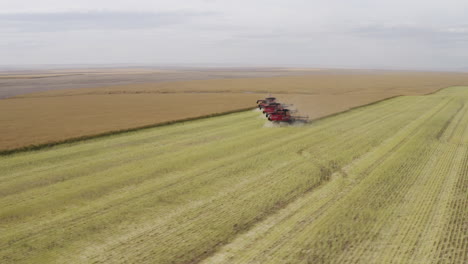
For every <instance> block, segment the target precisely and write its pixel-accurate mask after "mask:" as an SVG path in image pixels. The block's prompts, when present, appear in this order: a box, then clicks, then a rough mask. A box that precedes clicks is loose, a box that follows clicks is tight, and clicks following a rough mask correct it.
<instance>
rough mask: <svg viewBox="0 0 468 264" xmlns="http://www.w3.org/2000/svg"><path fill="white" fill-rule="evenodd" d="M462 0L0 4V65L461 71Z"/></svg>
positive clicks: (466, 63)
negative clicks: (202, 65)
mask: <svg viewBox="0 0 468 264" xmlns="http://www.w3.org/2000/svg"><path fill="white" fill-rule="evenodd" d="M467 10H468V1H467V0H443V1H442V0H386V1H383V0H324V1H322V0H316V1H314V0H284V1H280V0H250V1H247V0H237V1H227V0H226V1H222V0H167V1H158V0H132V1H130V0H41V1H37V0H0V65H8V64H92V63H103V64H110V63H134V64H139V63H141V64H155V65H158V64H159V65H164V64H223V65H237V66H241V65H244V66H260V65H264V66H311V67H346V68H406V69H465V70H468V15H467Z"/></svg>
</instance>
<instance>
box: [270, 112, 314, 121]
mask: <svg viewBox="0 0 468 264" xmlns="http://www.w3.org/2000/svg"><path fill="white" fill-rule="evenodd" d="M291 112H292V111H291V110H289V109H282V110H278V111H275V112H274V113H271V114H269V115H268V120H269V121H272V122H276V123H279V122H288V123H293V122H303V123H307V121H308V120H309V117H307V116H293V115H291Z"/></svg>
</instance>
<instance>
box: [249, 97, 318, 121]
mask: <svg viewBox="0 0 468 264" xmlns="http://www.w3.org/2000/svg"><path fill="white" fill-rule="evenodd" d="M257 106H258V109H260V110H262V112H263V113H264V114H265V115H266V117H267V118H268V120H269V121H271V122H274V123H280V122H286V123H289V124H292V123H294V122H302V123H307V122H308V121H309V117H308V116H296V115H291V114H292V113H296V112H297V111H293V110H289V109H288V108H287V107H291V106H292V105H286V104H282V103H278V102H276V98H275V97H267V98H265V99H261V100H257Z"/></svg>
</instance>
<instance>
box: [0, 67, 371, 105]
mask: <svg viewBox="0 0 468 264" xmlns="http://www.w3.org/2000/svg"><path fill="white" fill-rule="evenodd" d="M318 71H321V70H319V69H283V68H163V69H158V68H94V69H93V68H88V69H55V70H10V71H6V70H3V71H2V70H1V69H0V99H1V98H8V97H13V96H16V95H21V94H28V93H34V92H42V91H52V90H62V89H79V88H95V87H100V86H110V85H125V84H131V85H132V84H142V83H160V82H172V81H187V80H207V79H225V78H230V79H232V78H256V77H274V76H297V75H307V74H314V73H316V72H318ZM326 72H332V73H341V72H344V73H353V72H362V73H367V72H369V71H362V70H361V71H359V70H346V71H345V70H333V71H326ZM371 72H374V71H371Z"/></svg>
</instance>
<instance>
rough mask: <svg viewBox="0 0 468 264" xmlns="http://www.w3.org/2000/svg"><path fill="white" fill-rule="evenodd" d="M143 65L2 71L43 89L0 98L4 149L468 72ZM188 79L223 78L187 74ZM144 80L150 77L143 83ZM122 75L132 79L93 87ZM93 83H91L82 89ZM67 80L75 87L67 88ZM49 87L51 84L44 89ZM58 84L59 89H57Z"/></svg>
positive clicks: (417, 86) (324, 102) (414, 86)
mask: <svg viewBox="0 0 468 264" xmlns="http://www.w3.org/2000/svg"><path fill="white" fill-rule="evenodd" d="M146 71H147V72H145V71H144V70H142V69H133V70H120V72H119V71H118V70H114V71H112V72H111V73H109V72H103V73H99V72H93V73H83V72H71V71H66V72H60V71H56V72H46V73H35V74H36V75H34V76H29V75H26V77H25V79H24V80H23V79H18V76H25V75H24V74H23V75H18V73H15V74H16V75H13V73H10V75H4V76H3V77H4V78H5V79H4V82H3V84H2V86H0V92H1V91H4V92H5V91H6V92H8V91H9V90H12V89H13V90H14V91H19V92H25V91H42V92H37V93H29V94H23V95H18V96H16V97H13V98H8V99H3V100H0V123H1V126H0V150H6V149H16V148H21V147H25V146H29V145H38V144H45V143H49V142H56V141H63V140H67V139H69V138H76V137H82V136H89V135H95V134H100V133H106V132H109V131H115V130H122V129H130V128H134V127H140V126H147V125H151V124H157V123H164V122H167V121H172V120H180V119H185V118H192V117H197V116H201V115H207V114H212V113H219V112H226V111H231V110H235V109H243V108H247V107H254V106H255V103H254V102H255V100H256V99H259V98H263V97H265V96H266V95H268V93H272V94H273V95H274V96H276V97H278V98H279V99H280V100H281V101H282V102H285V103H293V104H295V107H296V108H297V109H298V110H299V111H300V114H303V115H309V117H310V118H311V119H315V118H319V117H323V116H326V115H330V114H334V113H337V112H341V111H345V110H347V109H349V108H351V107H355V106H360V105H363V104H368V103H372V102H375V101H378V100H382V99H385V98H389V97H393V96H397V95H420V94H427V93H432V92H435V91H437V90H438V89H441V88H444V87H448V86H452V85H461V84H468V74H462V73H424V72H419V73H418V72H391V71H388V72H383V71H357V70H355V71H351V70H348V71H345V70H316V69H310V70H306V69H298V70H292V69H276V70H272V69H263V70H261V69H256V70H254V69H250V70H246V69H244V70H232V69H231V70H230V71H226V70H224V71H221V70H218V71H214V70H212V71H208V70H206V71H198V72H194V71H189V70H186V71H180V70H179V71H175V72H170V71H168V70H166V71H162V70H160V72H154V71H151V70H146ZM38 74H39V75H38ZM40 74H42V75H44V76H42V75H40ZM51 74H55V75H56V76H50V75H51ZM73 74H75V75H73ZM80 74H81V75H80ZM8 76H9V77H8ZM38 76H42V77H41V78H38ZM246 76H250V77H255V78H245V77H246ZM262 76H263V77H262ZM265 76H267V77H265ZM0 77H1V76H0ZM13 77H14V78H13ZM241 77H243V78H241ZM100 78H102V79H100ZM112 78H115V79H114V81H113V82H112V80H113V79H112ZM158 78H159V79H158ZM184 78H185V79H190V78H192V79H193V78H201V79H203V78H218V79H213V80H190V81H183V80H185V79H184ZM220 78H221V79H220ZM155 80H158V82H154V81H155ZM175 80H177V81H175ZM144 81H146V82H153V83H145V84H138V83H139V82H144ZM1 82H2V80H1V79H0V83H1ZM120 82H124V83H125V82H131V83H132V84H127V85H114V86H103V87H96V86H98V85H100V84H106V85H108V84H112V83H114V84H115V83H120ZM47 84H50V87H48V86H47ZM74 85H75V86H74ZM92 85H94V86H92ZM23 86H24V87H23ZM89 86H92V88H83V87H89ZM5 87H6V88H5ZM67 87H74V88H73V89H63V88H67ZM80 87H81V88H80ZM49 88H50V89H52V90H51V91H44V90H46V89H49ZM58 88H62V89H61V90H55V89H58Z"/></svg>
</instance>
